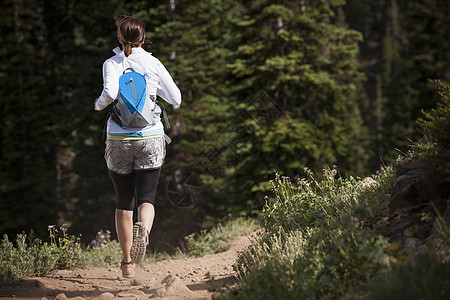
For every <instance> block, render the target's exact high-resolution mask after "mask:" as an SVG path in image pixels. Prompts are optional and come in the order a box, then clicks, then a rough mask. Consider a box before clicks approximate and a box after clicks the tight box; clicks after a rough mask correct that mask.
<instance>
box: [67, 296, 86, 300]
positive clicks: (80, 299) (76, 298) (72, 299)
mask: <svg viewBox="0 0 450 300" xmlns="http://www.w3.org/2000/svg"><path fill="white" fill-rule="evenodd" d="M70 300H86V298H84V297H81V296H77V297H73V298H70Z"/></svg>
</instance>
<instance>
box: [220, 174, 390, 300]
mask: <svg viewBox="0 0 450 300" xmlns="http://www.w3.org/2000/svg"><path fill="white" fill-rule="evenodd" d="M308 172H309V171H308V170H307V174H308V178H305V179H303V180H302V179H300V180H297V181H296V182H291V181H290V180H288V179H287V178H283V177H281V178H280V177H279V176H277V177H276V179H275V181H273V182H272V184H273V192H274V195H275V197H276V199H277V200H276V201H269V200H267V203H266V206H265V207H264V210H263V213H262V214H261V217H262V221H263V224H265V225H266V226H267V227H266V229H267V231H266V233H264V234H260V235H259V237H258V240H257V241H256V242H255V243H253V244H252V245H251V246H249V247H248V248H247V249H245V250H244V251H243V252H242V253H241V254H240V255H239V258H238V260H237V262H236V264H235V270H236V272H237V273H238V276H239V277H240V279H241V282H240V290H239V292H238V293H237V296H236V297H237V298H238V299H247V298H250V297H252V298H257V299H299V298H301V299H329V298H333V297H340V296H343V295H345V294H348V293H349V291H355V292H354V293H358V291H361V290H364V291H365V290H367V288H368V284H369V282H370V280H371V279H372V278H374V277H375V276H377V274H379V272H381V271H382V270H383V269H384V268H385V267H386V265H388V264H390V263H391V262H392V261H393V258H392V255H393V251H392V250H391V249H392V247H390V245H389V242H388V239H387V238H386V237H385V236H383V233H385V232H386V222H385V221H384V222H380V219H382V217H383V216H384V213H385V208H386V201H387V200H386V193H387V192H388V191H389V190H390V188H391V186H392V180H393V170H392V169H391V168H388V169H384V170H382V172H381V173H380V174H379V175H377V176H374V177H373V178H372V179H371V180H363V181H361V180H359V179H356V178H347V179H343V178H339V177H338V176H337V175H338V174H337V171H335V170H334V169H333V170H329V169H328V170H324V174H323V175H324V176H323V178H324V179H323V180H322V181H320V182H319V181H317V180H315V179H314V176H313V175H312V173H311V172H309V173H308ZM350 293H351V292H350ZM221 297H223V298H228V297H229V298H233V297H234V296H230V295H226V294H222V295H221Z"/></svg>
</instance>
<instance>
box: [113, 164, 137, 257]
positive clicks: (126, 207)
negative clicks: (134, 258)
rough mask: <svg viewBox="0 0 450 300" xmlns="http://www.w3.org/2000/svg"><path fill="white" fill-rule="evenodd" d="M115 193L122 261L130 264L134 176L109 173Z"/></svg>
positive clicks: (117, 229)
mask: <svg viewBox="0 0 450 300" xmlns="http://www.w3.org/2000/svg"><path fill="white" fill-rule="evenodd" d="M109 176H110V177H111V181H112V183H113V185H114V189H115V191H116V214H115V220H116V232H117V238H118V239H119V244H120V248H121V249H122V255H123V261H124V262H126V263H127V262H130V261H131V256H130V250H131V246H132V243H133V207H134V201H133V197H134V184H135V174H134V173H131V174H127V175H119V174H117V173H114V172H112V171H111V170H110V171H109Z"/></svg>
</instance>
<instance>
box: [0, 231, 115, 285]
mask: <svg viewBox="0 0 450 300" xmlns="http://www.w3.org/2000/svg"><path fill="white" fill-rule="evenodd" d="M48 229H49V235H50V237H49V240H50V242H49V243H43V242H42V241H41V240H40V239H37V238H35V237H34V235H33V233H32V232H31V233H30V235H28V236H27V235H26V234H25V233H23V234H19V235H17V238H16V241H15V242H16V243H15V244H16V245H14V244H13V243H12V242H10V241H9V239H8V236H7V235H5V236H4V238H3V240H2V242H1V244H0V282H3V283H9V284H11V283H15V282H17V281H19V280H20V279H22V278H23V277H24V276H44V275H46V274H48V273H49V272H50V271H52V270H56V269H73V268H76V267H85V266H87V265H95V266H105V265H117V264H119V263H120V261H121V258H122V254H121V250H120V246H119V243H117V242H116V241H110V240H109V236H108V238H107V239H105V240H103V241H102V242H101V243H99V244H98V245H96V246H94V247H92V248H89V249H88V251H84V250H83V249H82V247H81V245H80V242H79V240H80V238H79V237H74V236H72V235H68V234H67V228H66V227H65V226H64V225H63V226H61V227H60V228H59V229H58V228H56V226H54V225H50V226H49V227H48Z"/></svg>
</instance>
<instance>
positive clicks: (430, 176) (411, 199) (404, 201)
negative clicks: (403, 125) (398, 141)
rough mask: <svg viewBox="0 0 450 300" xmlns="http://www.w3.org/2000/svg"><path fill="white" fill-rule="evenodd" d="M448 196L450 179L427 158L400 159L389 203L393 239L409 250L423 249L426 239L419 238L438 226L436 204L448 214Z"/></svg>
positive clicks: (429, 233) (441, 210) (425, 236)
mask: <svg viewBox="0 0 450 300" xmlns="http://www.w3.org/2000/svg"><path fill="white" fill-rule="evenodd" d="M449 196H450V182H449V181H447V179H446V178H445V176H443V175H442V174H441V173H439V172H437V171H436V170H435V168H432V167H430V166H428V165H427V162H424V161H420V160H419V159H414V158H410V159H405V160H403V161H401V162H399V164H398V165H397V167H396V178H395V181H394V185H393V187H392V192H391V195H390V198H389V207H388V214H389V221H390V233H391V241H392V242H400V243H402V244H403V245H404V246H405V248H406V249H407V250H408V251H415V252H417V251H422V250H421V249H423V248H424V247H425V246H424V245H423V244H424V243H423V242H420V243H419V242H418V240H417V239H419V240H420V241H422V240H425V239H426V238H428V237H429V236H430V235H431V234H432V230H433V231H435V229H436V228H437V227H438V224H437V223H436V221H435V219H434V218H436V212H435V209H434V207H436V209H437V210H438V211H439V214H441V215H446V214H447V210H448V207H449V200H448V199H449ZM433 206H434V207H433ZM449 218H450V216H448V215H447V219H449ZM448 222H449V223H450V220H448ZM433 223H434V224H433Z"/></svg>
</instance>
